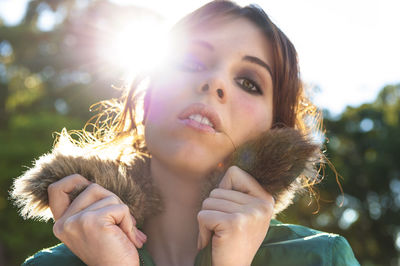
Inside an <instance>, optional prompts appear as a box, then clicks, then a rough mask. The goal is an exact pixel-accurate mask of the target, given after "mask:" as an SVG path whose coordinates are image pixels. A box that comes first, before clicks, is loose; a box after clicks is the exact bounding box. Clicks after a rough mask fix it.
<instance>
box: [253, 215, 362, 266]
mask: <svg viewBox="0 0 400 266" xmlns="http://www.w3.org/2000/svg"><path fill="white" fill-rule="evenodd" d="M266 261H268V262H269V263H270V264H272V265H360V264H359V263H358V261H357V260H356V258H355V256H354V253H353V251H352V249H351V247H350V245H349V243H348V242H347V240H346V239H345V238H344V237H342V236H340V235H337V234H331V233H326V232H322V231H318V230H314V229H311V228H308V227H305V226H300V225H294V224H284V223H281V222H279V221H277V220H272V221H271V224H270V228H269V230H268V233H267V235H266V237H265V239H264V241H263V242H262V244H261V246H260V248H259V250H258V251H257V254H256V256H255V258H254V260H253V263H252V266H258V265H265V262H266Z"/></svg>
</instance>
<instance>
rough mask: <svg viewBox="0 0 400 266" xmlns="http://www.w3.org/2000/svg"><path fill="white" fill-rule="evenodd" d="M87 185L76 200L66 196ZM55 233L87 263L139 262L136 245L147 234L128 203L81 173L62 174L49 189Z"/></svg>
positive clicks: (137, 245) (116, 263)
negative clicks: (140, 227) (141, 230)
mask: <svg viewBox="0 0 400 266" xmlns="http://www.w3.org/2000/svg"><path fill="white" fill-rule="evenodd" d="M80 186H87V187H86V189H85V190H84V191H82V192H81V193H80V194H79V195H78V197H76V199H75V200H73V201H72V203H71V202H70V199H69V195H68V193H70V192H71V191H73V190H74V189H75V188H76V187H80ZM48 194H49V205H50V209H51V211H52V213H53V217H54V220H55V224H54V226H53V232H54V235H55V236H56V237H57V238H58V239H60V240H61V241H62V242H64V244H65V245H67V246H68V248H69V249H70V250H71V251H72V252H73V253H74V254H75V255H77V256H78V257H79V258H80V259H81V260H82V261H83V262H85V263H86V264H88V265H139V255H138V251H137V249H136V248H140V247H142V246H143V243H144V242H145V241H146V236H145V235H144V234H143V233H142V232H140V231H139V230H138V229H137V228H136V227H135V225H136V220H135V218H134V217H133V216H132V215H131V214H130V212H129V208H128V206H126V205H125V204H123V203H122V201H121V200H120V199H119V198H118V197H117V196H116V195H115V194H113V193H112V192H110V191H108V190H106V189H105V188H103V187H101V186H99V185H97V184H95V183H91V182H89V181H88V180H87V179H86V178H84V177H82V176H80V175H77V174H76V175H71V176H67V177H64V178H63V179H61V180H60V181H58V182H55V183H53V184H51V185H50V186H49V188H48Z"/></svg>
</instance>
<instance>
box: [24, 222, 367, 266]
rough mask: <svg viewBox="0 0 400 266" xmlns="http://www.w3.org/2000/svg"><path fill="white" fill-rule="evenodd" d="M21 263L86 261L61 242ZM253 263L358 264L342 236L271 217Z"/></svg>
mask: <svg viewBox="0 0 400 266" xmlns="http://www.w3.org/2000/svg"><path fill="white" fill-rule="evenodd" d="M138 251H139V257H140V265H141V266H155V263H154V261H153V260H152V258H151V256H150V254H149V253H148V252H147V251H146V244H145V245H144V246H143V248H141V249H138ZM23 265H57V266H62V265H85V264H84V263H83V262H82V261H81V260H80V259H79V258H78V257H76V256H75V255H74V254H73V253H72V252H71V251H70V250H69V249H68V248H67V247H66V246H65V245H64V244H59V245H57V246H54V247H51V248H49V249H44V250H42V251H39V252H38V253H36V254H35V255H33V256H31V257H29V258H28V259H27V260H26V261H25V262H24V264H23ZM194 265H195V266H211V245H208V246H207V247H206V248H204V249H202V250H201V251H200V252H199V253H198V254H197V256H196V260H195V263H194ZM251 265H252V266H261V265H263V266H264V265H297V266H301V265H360V264H359V263H358V261H357V260H356V258H355V257H354V254H353V251H352V249H351V247H350V245H349V243H348V242H347V240H346V239H345V238H343V237H342V236H339V235H335V234H329V233H325V232H321V231H317V230H313V229H310V228H307V227H304V226H300V225H293V224H284V223H281V222H279V221H277V220H271V224H270V227H269V230H268V233H267V235H266V237H265V239H264V241H263V242H262V244H261V246H260V248H259V249H258V251H257V253H256V255H255V257H254V259H253V262H252V264H251Z"/></svg>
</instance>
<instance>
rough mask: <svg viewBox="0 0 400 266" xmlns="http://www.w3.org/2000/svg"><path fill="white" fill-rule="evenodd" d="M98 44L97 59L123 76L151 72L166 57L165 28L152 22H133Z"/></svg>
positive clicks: (158, 23)
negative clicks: (99, 58) (114, 68)
mask: <svg viewBox="0 0 400 266" xmlns="http://www.w3.org/2000/svg"><path fill="white" fill-rule="evenodd" d="M112 35H113V36H108V38H107V40H109V43H100V44H99V49H98V52H99V56H100V57H102V58H103V59H104V60H105V61H106V62H107V63H108V64H110V65H111V66H113V67H116V68H118V69H120V70H121V71H122V73H124V74H125V75H130V74H132V73H135V74H137V73H138V72H143V71H151V70H152V69H153V68H155V67H157V66H159V65H160V64H162V63H163V62H164V61H165V60H166V57H167V50H168V47H169V40H168V38H167V28H166V27H165V26H163V24H162V23H160V22H158V21H152V20H144V19H141V20H133V21H132V22H130V23H129V24H127V25H126V26H125V27H124V28H122V29H120V30H118V31H117V32H115V33H112Z"/></svg>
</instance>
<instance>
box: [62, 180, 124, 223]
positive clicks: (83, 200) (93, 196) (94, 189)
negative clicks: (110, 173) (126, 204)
mask: <svg viewBox="0 0 400 266" xmlns="http://www.w3.org/2000/svg"><path fill="white" fill-rule="evenodd" d="M106 197H109V199H108V200H107V202H110V203H111V202H112V203H113V204H121V203H122V201H121V200H120V199H119V198H118V197H117V196H116V195H115V194H114V193H112V192H111V191H109V190H107V189H105V188H104V187H102V186H100V185H98V184H96V183H92V184H90V185H89V186H88V187H87V188H86V189H85V190H84V191H82V192H81V193H80V194H79V195H78V196H77V197H76V199H74V200H73V201H72V203H71V205H70V206H69V208H68V209H67V210H66V211H65V212H64V214H63V216H65V217H69V216H72V215H74V214H76V213H78V212H80V211H82V210H84V209H86V208H87V207H89V206H90V205H92V204H94V203H96V202H97V201H100V200H102V199H104V198H106ZM99 204H100V205H101V204H105V203H104V202H103V203H99Z"/></svg>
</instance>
